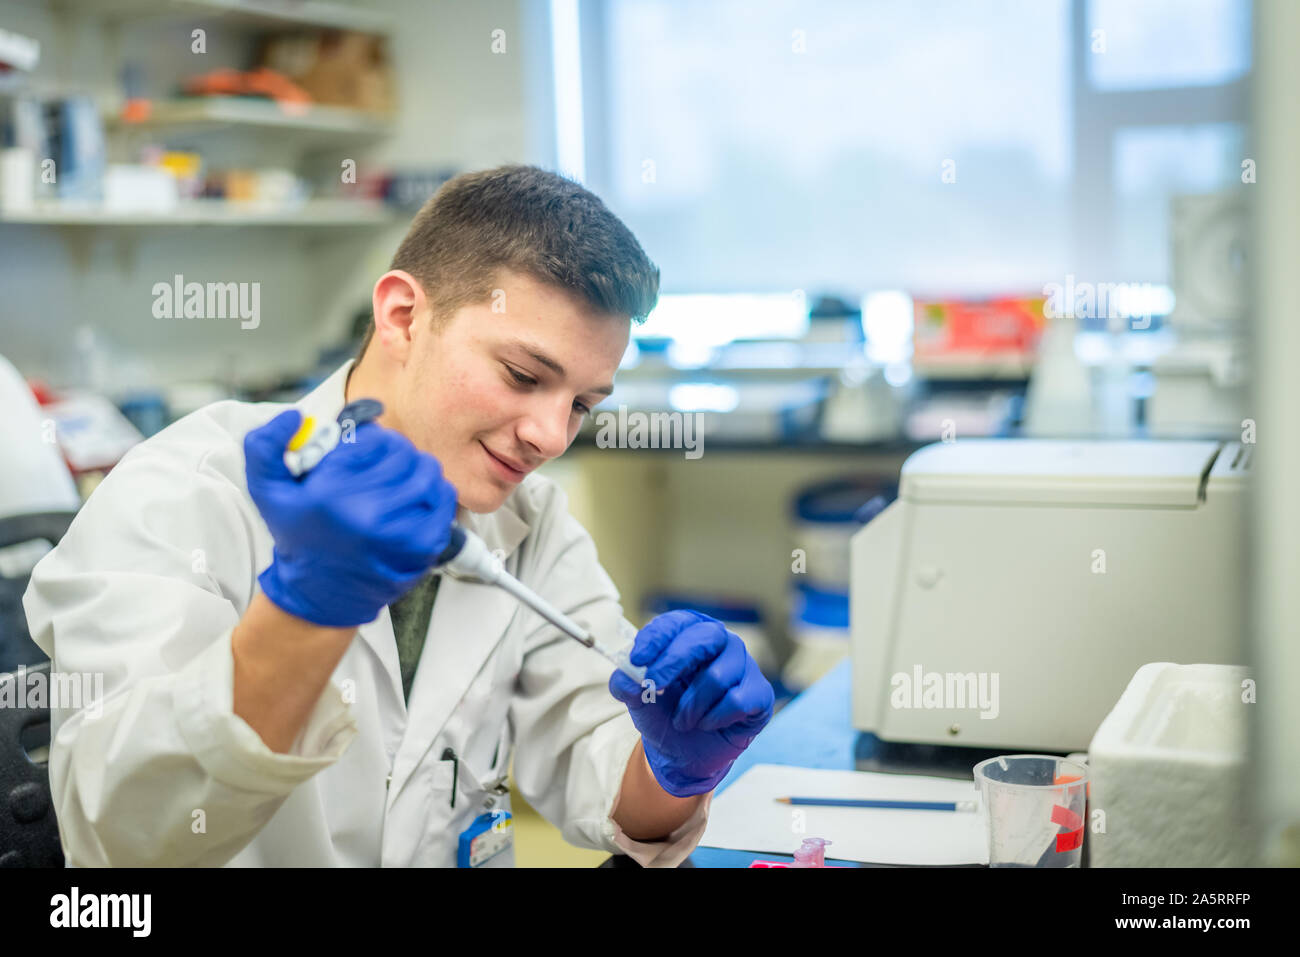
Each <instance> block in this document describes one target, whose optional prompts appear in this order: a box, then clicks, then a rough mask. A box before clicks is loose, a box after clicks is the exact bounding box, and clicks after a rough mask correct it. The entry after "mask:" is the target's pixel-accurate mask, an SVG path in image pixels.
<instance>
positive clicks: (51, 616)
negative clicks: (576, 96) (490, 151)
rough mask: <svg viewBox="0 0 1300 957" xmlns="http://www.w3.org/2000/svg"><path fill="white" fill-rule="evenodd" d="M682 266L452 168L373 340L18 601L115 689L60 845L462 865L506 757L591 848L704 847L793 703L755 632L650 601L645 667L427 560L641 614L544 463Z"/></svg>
mask: <svg viewBox="0 0 1300 957" xmlns="http://www.w3.org/2000/svg"><path fill="white" fill-rule="evenodd" d="M658 279H659V276H658V270H657V269H656V268H655V267H654V266H653V265H652V264H651V263H650V261H649V260H648V259H647V258H646V256H645V254H644V252H643V251H642V250H641V247H640V246H639V245H638V243H637V242H636V239H635V238H634V237H633V236H632V234H631V233H630V232H629V231H628V230H627V228H626V227H625V226H624V225H623V224H622V223H621V222H620V221H619V220H618V219H617V218H616V217H615V216H614V215H613V214H612V213H610V212H609V210H608V209H606V207H605V206H604V205H603V204H602V203H601V202H600V201H599V200H598V199H597V198H596V197H594V196H593V195H591V194H590V193H589V192H587V191H586V190H584V189H583V188H582V187H580V186H578V185H576V184H574V183H572V182H569V181H568V180H565V179H563V178H561V177H558V176H556V175H554V174H551V173H548V172H545V171H542V170H539V169H536V168H533V167H502V168H499V169H496V170H489V171H486V172H482V173H476V174H470V175H466V176H462V177H458V178H457V179H455V180H452V181H451V182H449V183H448V184H446V185H445V186H444V187H443V188H442V189H441V190H440V191H439V192H438V194H437V195H436V196H435V197H434V198H433V199H432V200H430V202H429V203H428V204H426V205H425V207H424V209H422V210H421V211H420V213H419V214H418V216H417V217H416V219H415V221H414V223H413V224H412V226H411V229H410V231H409V232H408V234H407V236H406V238H405V239H404V240H403V242H402V245H401V247H400V248H399V250H398V252H397V254H396V256H395V257H394V260H393V263H392V268H391V270H390V271H389V272H387V273H385V274H384V275H383V276H382V277H380V279H379V280H378V281H377V282H376V284H375V286H374V290H373V307H374V326H373V328H372V330H371V336H370V338H369V339H368V340H367V344H366V347H365V348H364V349H363V353H362V355H361V358H360V359H359V360H358V361H357V362H356V363H355V364H353V363H351V362H349V363H348V364H346V365H344V366H343V367H342V368H340V369H339V370H338V371H336V372H335V373H334V374H333V375H331V376H330V377H329V378H328V379H327V380H326V381H325V382H324V383H323V384H322V385H321V386H320V387H319V388H317V389H316V390H315V391H313V392H311V393H310V394H309V395H307V396H306V397H304V398H303V399H301V400H300V401H298V402H297V403H295V404H294V405H293V406H290V407H285V406H278V405H271V404H265V403H264V404H251V403H241V402H220V403H217V404H215V405H212V406H208V407H207V408H205V409H202V410H200V411H198V412H196V413H194V414H193V415H190V416H187V417H186V418H184V419H182V420H180V421H179V422H177V423H175V424H174V425H172V426H171V427H170V428H168V429H166V430H164V431H163V432H161V433H159V434H158V435H156V436H154V437H153V438H152V439H150V440H148V441H146V442H144V443H142V444H141V445H140V446H138V447H137V448H136V449H134V450H132V452H131V453H130V454H128V455H127V456H126V457H125V458H124V459H123V460H122V462H121V463H120V464H119V465H118V466H117V467H116V468H115V469H114V470H113V471H112V473H111V474H110V475H109V476H108V478H107V479H106V480H105V481H104V482H103V484H101V485H100V487H99V488H98V489H97V490H96V491H95V493H94V495H93V496H92V497H91V499H90V500H89V501H88V502H87V503H86V505H85V506H84V507H83V509H82V511H81V513H80V514H79V515H78V517H77V519H76V520H75V521H74V523H73V525H72V527H71V529H70V530H69V532H68V534H67V536H66V537H65V538H64V540H63V541H62V543H61V544H60V545H59V546H58V547H57V548H56V549H54V551H53V552H51V553H50V554H49V555H48V556H46V558H45V559H44V560H43V561H42V562H41V563H40V564H39V565H38V566H37V568H36V569H35V571H34V573H33V575H32V581H31V586H30V588H29V590H28V592H27V595H26V596H25V606H26V610H27V615H28V621H29V623H30V626H31V632H32V635H33V637H34V638H35V640H36V642H37V644H39V645H40V646H41V648H43V649H44V650H45V651H46V653H47V654H49V655H50V656H51V657H52V658H53V661H54V669H55V670H56V671H58V672H71V673H88V674H92V675H93V674H102V675H103V676H104V677H103V682H104V685H103V687H104V692H105V693H104V697H103V700H102V701H101V702H99V703H98V704H99V706H98V707H96V708H81V709H76V710H72V709H67V708H62V707H59V708H55V709H53V719H52V730H53V740H52V744H51V748H50V764H49V767H50V782H51V788H52V791H53V797H54V802H55V808H56V813H57V816H58V820H59V827H60V834H61V837H62V840H63V846H64V849H65V853H66V855H67V858H68V861H69V863H71V864H77V865H226V864H232V865H253V866H257V865H290V866H292V865H305V866H330V865H363V866H377V865H431V866H452V865H455V864H456V863H457V852H458V847H459V845H460V838H461V835H463V834H465V833H466V832H467V831H469V832H471V833H472V831H471V829H472V828H473V826H474V824H475V822H476V820H477V821H479V822H480V824H481V822H482V821H483V820H484V818H483V815H491V818H490V819H491V820H492V821H493V822H497V821H503V820H504V819H505V815H504V813H503V812H508V810H509V798H508V789H507V788H506V787H505V785H504V782H505V779H506V775H507V769H508V767H509V763H510V756H511V754H512V753H513V754H514V774H515V780H516V781H517V784H518V787H519V790H520V792H521V793H522V794H523V796H524V797H525V798H526V799H527V800H528V802H529V803H530V804H532V805H533V806H534V807H536V808H537V809H538V810H539V811H540V812H541V813H542V814H543V815H544V816H545V817H546V818H547V819H548V820H550V821H551V822H553V823H554V824H555V825H556V826H557V827H559V828H560V829H561V831H562V832H563V835H564V837H565V838H566V840H568V841H570V842H571V843H574V844H576V845H579V846H583V847H590V848H600V849H605V850H608V851H610V852H613V853H619V852H622V853H627V854H629V855H631V856H632V857H633V858H635V859H636V860H638V861H639V862H640V863H642V864H645V865H650V866H672V865H676V864H677V863H679V862H680V861H681V860H682V859H683V858H684V857H685V856H686V855H687V854H689V853H690V851H691V850H692V849H693V848H694V847H695V845H696V843H697V841H698V840H699V838H700V836H701V834H702V833H703V830H704V825H705V822H706V816H707V812H708V805H709V802H710V799H711V794H712V789H713V788H714V787H715V786H716V785H717V783H718V782H719V781H720V780H721V779H722V777H723V776H724V775H725V774H726V772H727V770H728V769H729V768H730V767H731V765H732V763H733V762H734V760H735V758H736V757H737V756H738V755H739V754H740V753H741V752H742V751H743V750H744V749H745V748H746V747H747V746H748V745H749V743H750V741H752V739H753V738H754V736H755V735H757V734H758V732H759V731H760V730H761V729H762V727H763V726H764V724H766V722H767V721H768V719H769V718H770V717H771V714H772V703H773V693H772V688H771V686H770V685H769V684H768V682H767V681H766V680H765V679H764V678H763V676H762V675H761V673H760V672H759V670H758V668H757V667H756V665H755V664H754V661H753V659H752V658H750V656H749V655H748V654H747V653H746V651H745V648H744V645H743V644H742V643H741V642H740V640H739V639H738V638H737V637H736V636H735V635H734V634H731V633H729V632H728V631H726V629H725V628H724V627H723V626H722V625H721V624H719V623H718V622H716V621H714V620H712V619H710V618H707V617H706V616H703V615H698V614H695V613H692V612H673V613H670V614H667V615H662V616H660V617H658V618H656V619H655V620H654V621H652V622H651V623H650V624H649V625H647V626H646V627H645V628H644V629H642V630H641V632H640V633H639V635H638V637H637V642H636V650H635V651H634V653H633V662H634V663H636V664H646V665H648V668H649V671H648V678H649V679H650V680H651V681H653V682H654V685H653V687H650V686H647V688H645V689H643V688H641V687H637V686H636V684H635V682H633V681H632V680H631V679H628V678H627V677H626V676H624V675H622V674H621V673H618V672H614V673H613V674H611V672H612V668H611V666H610V665H609V663H608V662H607V661H606V660H605V659H603V658H602V657H600V656H599V655H597V654H596V653H594V652H593V651H591V650H589V649H587V648H585V647H583V646H582V645H580V644H578V643H577V642H575V641H573V640H572V639H571V638H567V637H564V636H562V635H561V634H560V632H559V631H558V630H557V629H556V628H555V627H554V626H552V625H549V624H547V623H546V622H544V621H542V620H541V619H540V618H539V617H537V616H536V615H534V614H533V613H532V612H531V611H529V610H527V609H525V608H522V607H521V606H520V605H519V604H518V602H517V601H516V600H515V599H513V598H512V597H510V596H509V595H507V594H506V593H504V592H502V591H500V590H498V589H496V588H493V587H490V586H486V585H481V584H475V583H470V582H467V581H463V580H458V579H456V578H453V577H450V576H446V575H430V574H428V573H427V570H428V568H429V567H430V565H431V564H432V562H433V558H434V556H436V555H438V554H439V553H440V552H441V551H442V549H443V548H444V547H445V546H446V544H447V541H448V536H449V529H450V523H451V522H452V520H453V519H455V520H457V521H458V522H460V523H461V524H462V525H464V526H465V527H466V528H469V529H471V530H473V531H475V532H477V533H478V534H479V535H480V536H481V537H482V538H483V539H484V540H485V541H486V543H487V545H488V547H489V548H491V549H494V550H498V554H499V555H501V556H503V559H504V562H505V566H506V568H507V569H508V570H509V571H510V572H512V573H513V574H514V575H515V576H516V577H518V578H519V579H521V580H522V581H523V582H525V583H526V584H528V585H529V586H530V587H531V588H532V589H533V590H535V591H536V592H538V593H539V594H541V595H542V596H543V597H544V598H546V599H548V600H549V601H550V602H551V603H552V604H553V605H555V606H556V607H558V608H559V609H560V610H561V611H563V612H564V613H566V614H567V615H569V616H570V617H571V618H573V619H575V620H577V621H578V622H579V623H581V624H583V625H585V626H586V627H587V628H588V629H589V630H590V631H592V632H593V633H594V634H596V635H600V636H606V637H607V638H612V637H613V636H615V635H616V634H617V630H618V626H619V624H620V621H621V618H622V612H621V609H620V607H619V603H618V595H617V592H616V590H615V588H614V585H613V583H612V582H611V581H610V579H609V577H608V575H606V573H605V572H604V570H603V569H602V568H601V566H600V564H599V562H598V560H597V557H596V550H595V548H594V546H593V544H592V541H591V538H590V537H589V536H588V535H587V533H586V532H585V531H584V530H583V529H582V527H581V526H580V525H579V524H578V523H577V522H576V521H575V520H574V519H573V518H572V517H571V516H570V515H569V514H568V511H567V507H566V503H565V498H564V495H563V494H562V493H561V491H560V490H559V489H558V488H557V487H556V486H554V485H553V484H552V483H551V482H549V481H548V480H546V479H544V478H542V477H541V476H539V475H536V474H531V473H533V471H534V470H535V469H536V468H537V467H538V466H539V465H541V464H542V463H543V462H546V461H547V460H549V459H552V458H554V457H556V456H557V455H559V454H561V453H562V452H563V451H564V450H565V449H566V448H568V446H569V444H570V443H571V442H572V441H573V439H574V437H575V435H576V434H577V432H578V429H579V427H580V426H581V423H582V419H583V416H584V415H585V414H586V412H587V411H588V410H589V409H590V408H591V406H593V405H594V404H595V403H597V402H599V401H600V400H601V398H603V397H604V396H605V395H607V394H608V393H609V392H610V390H611V388H612V383H613V378H614V373H615V371H616V369H617V367H618V364H619V361H620V359H621V357H622V355H623V352H624V350H625V348H626V346H627V342H628V336H629V330H630V319H632V318H636V319H640V318H641V317H643V316H644V315H645V314H646V313H647V312H649V310H650V309H651V308H652V307H653V305H654V301H655V299H656V298H657V295H658ZM363 397H364V398H376V399H379V400H380V401H382V402H383V405H384V409H385V412H384V414H383V416H382V417H381V418H380V419H379V421H378V422H377V423H374V422H372V423H367V424H363V425H361V426H360V427H358V428H356V430H355V432H354V433H351V434H345V436H344V441H342V442H341V443H340V444H339V445H338V446H337V447H336V448H335V449H334V450H333V451H331V452H330V453H329V454H328V455H326V457H325V458H324V459H323V460H322V461H321V462H320V464H319V465H317V466H316V468H315V469H313V470H312V471H311V472H309V473H308V474H307V475H306V476H305V477H303V478H301V479H295V478H294V477H293V476H292V475H290V474H289V472H288V470H287V469H286V467H285V465H284V461H283V452H284V450H285V447H286V445H287V443H288V442H289V440H290V439H291V437H292V436H293V435H294V433H295V431H296V430H297V429H298V427H299V424H300V422H301V420H302V418H303V417H304V416H312V417H314V418H315V420H316V421H321V420H327V419H333V418H334V417H336V416H337V415H338V413H339V412H340V410H341V409H342V407H343V406H344V405H345V403H347V402H351V401H353V400H355V399H358V398H363ZM628 507H629V508H635V507H637V505H636V503H635V502H629V503H628ZM650 692H653V693H650ZM512 863H513V853H512V851H510V850H506V851H503V852H502V853H499V854H497V855H496V856H495V857H493V858H491V860H490V861H489V864H490V865H494V866H499V865H503V864H505V865H508V864H512Z"/></svg>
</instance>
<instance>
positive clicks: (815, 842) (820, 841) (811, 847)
mask: <svg viewBox="0 0 1300 957" xmlns="http://www.w3.org/2000/svg"><path fill="white" fill-rule="evenodd" d="M829 843H831V842H830V841H828V840H826V839H825V838H820V837H805V838H804V839H803V844H802V845H800V846H799V848H798V849H797V850H796V851H795V852H794V864H793V865H791V866H792V867H825V866H826V845H827V844H829Z"/></svg>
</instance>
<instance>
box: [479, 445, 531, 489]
mask: <svg viewBox="0 0 1300 957" xmlns="http://www.w3.org/2000/svg"><path fill="white" fill-rule="evenodd" d="M479 445H483V443H482V442H480V443H479ZM483 451H484V452H486V453H487V454H488V457H489V458H490V459H492V461H493V462H495V463H496V464H497V465H499V466H500V467H501V469H502V470H503V471H504V472H506V473H507V474H508V475H509V477H511V478H514V479H516V480H517V479H522V478H523V477H524V476H525V475H527V474H528V472H529V471H531V469H520V468H516V467H515V466H513V465H511V464H510V463H509V462H507V461H506V460H505V459H503V458H501V457H500V456H499V455H496V454H495V453H494V452H493V451H492V450H491V449H489V448H488V447H487V446H486V445H483Z"/></svg>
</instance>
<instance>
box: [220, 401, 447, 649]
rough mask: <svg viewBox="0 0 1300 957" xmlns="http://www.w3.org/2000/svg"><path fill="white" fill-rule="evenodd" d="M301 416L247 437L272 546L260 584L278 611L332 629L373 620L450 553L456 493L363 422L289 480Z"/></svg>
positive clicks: (436, 468) (435, 470)
mask: <svg viewBox="0 0 1300 957" xmlns="http://www.w3.org/2000/svg"><path fill="white" fill-rule="evenodd" d="M300 422H301V415H300V413H299V412H298V410H297V409H289V410H287V411H285V412H282V413H280V414H279V415H278V416H276V417H275V418H274V419H272V420H271V421H270V422H268V423H267V424H266V425H264V426H262V427H261V428H258V429H254V430H252V431H251V432H249V433H248V435H247V436H245V437H244V458H245V475H246V477H247V479H248V493H249V495H250V496H252V499H253V502H254V503H255V504H256V505H257V508H258V511H259V512H261V513H262V518H263V520H265V522H266V524H267V527H268V528H270V530H271V536H272V538H274V539H275V550H274V557H273V559H272V561H271V564H270V565H269V566H268V567H267V569H266V570H265V571H264V572H262V574H261V575H259V576H258V579H257V580H258V582H259V583H260V584H261V586H262V591H263V592H265V594H266V596H267V597H268V598H269V599H271V601H272V602H274V603H275V604H276V605H278V606H279V607H280V608H282V609H283V610H284V611H287V612H288V613H289V614H291V615H295V616H297V617H299V618H302V619H304V620H305V621H309V622H312V623H313V624H317V625H323V626H326V627H331V628H343V627H354V626H356V625H363V624H365V623H367V622H369V621H373V620H374V618H375V617H376V616H377V615H378V614H379V612H380V610H381V609H382V608H383V607H384V606H385V605H387V604H390V603H391V602H393V601H396V600H397V599H398V598H400V597H401V596H402V595H403V594H405V592H406V591H407V590H408V589H409V588H410V587H411V586H412V585H414V584H415V583H416V582H417V581H419V579H420V578H421V577H422V576H423V575H424V574H425V572H427V571H428V570H429V568H430V566H432V565H433V563H434V561H435V559H436V558H437V557H438V555H440V554H441V553H442V551H443V549H445V548H446V547H447V544H448V541H449V539H450V535H451V523H452V521H453V519H455V517H456V489H455V488H454V487H453V486H452V485H451V483H449V482H448V481H447V480H446V479H445V478H443V476H442V467H441V466H440V465H439V464H438V460H437V459H435V458H434V457H433V456H432V455H429V454H427V453H425V452H421V451H419V450H418V449H416V447H415V446H414V445H412V444H411V442H410V440H409V439H407V438H406V437H405V436H403V435H401V434H400V433H398V432H394V431H393V430H392V429H387V428H384V427H383V426H381V425H379V424H378V423H377V422H366V423H363V424H362V425H360V426H358V427H357V429H356V431H355V432H354V433H353V435H352V438H353V440H354V441H350V442H340V443H339V444H338V445H337V446H336V447H335V448H334V449H333V450H332V451H330V452H329V453H328V454H327V455H326V456H325V457H324V458H323V459H322V460H321V462H320V464H318V465H317V466H316V467H315V468H314V469H312V470H311V471H310V472H308V473H307V474H306V475H305V476H304V477H302V478H301V479H297V478H294V476H293V475H292V474H291V473H290V472H289V470H288V469H287V468H286V467H285V464H284V450H285V447H286V446H287V445H288V444H289V440H290V439H291V438H292V437H293V435H294V433H295V432H297V430H298V426H299V424H300Z"/></svg>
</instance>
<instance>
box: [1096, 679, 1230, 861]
mask: <svg viewBox="0 0 1300 957" xmlns="http://www.w3.org/2000/svg"><path fill="white" fill-rule="evenodd" d="M1249 677H1250V674H1249V671H1248V669H1247V668H1245V667H1243V666H1241V665H1177V664H1171V663H1169V662H1156V663H1153V664H1147V665H1143V666H1142V667H1141V668H1139V669H1138V670H1137V673H1136V674H1135V675H1134V676H1133V680H1132V681H1130V682H1129V685H1128V687H1127V688H1126V689H1125V690H1124V693H1123V695H1121V696H1120V699H1119V701H1118V703H1117V704H1116V705H1115V707H1114V708H1113V709H1111V712H1110V714H1108V715H1107V716H1106V719H1105V720H1104V721H1103V722H1102V723H1101V726H1100V727H1099V728H1098V729H1097V733H1096V734H1095V735H1094V736H1093V739H1092V744H1091V745H1090V746H1089V748H1088V767H1089V768H1090V773H1089V780H1090V782H1091V792H1090V800H1091V804H1090V807H1089V813H1090V814H1091V815H1092V817H1093V819H1094V820H1096V818H1097V812H1098V811H1101V812H1103V815H1104V817H1102V819H1101V820H1102V821H1103V822H1104V825H1105V829H1104V830H1101V829H1099V828H1096V827H1094V821H1089V826H1088V835H1087V840H1088V841H1090V842H1091V850H1090V852H1089V854H1090V859H1089V862H1090V865H1091V866H1092V867H1240V866H1245V865H1249V864H1251V863H1252V861H1253V857H1254V847H1253V844H1252V839H1251V836H1250V835H1251V829H1250V827H1249V797H1250V794H1249V785H1250V779H1249V766H1248V748H1247V734H1248V730H1247V729H1248V721H1249V714H1250V711H1249V709H1250V708H1251V707H1252V706H1253V705H1252V704H1250V703H1248V701H1250V700H1253V695H1252V694H1248V693H1247V687H1248V685H1247V679H1249ZM1243 699H1245V700H1243Z"/></svg>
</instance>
